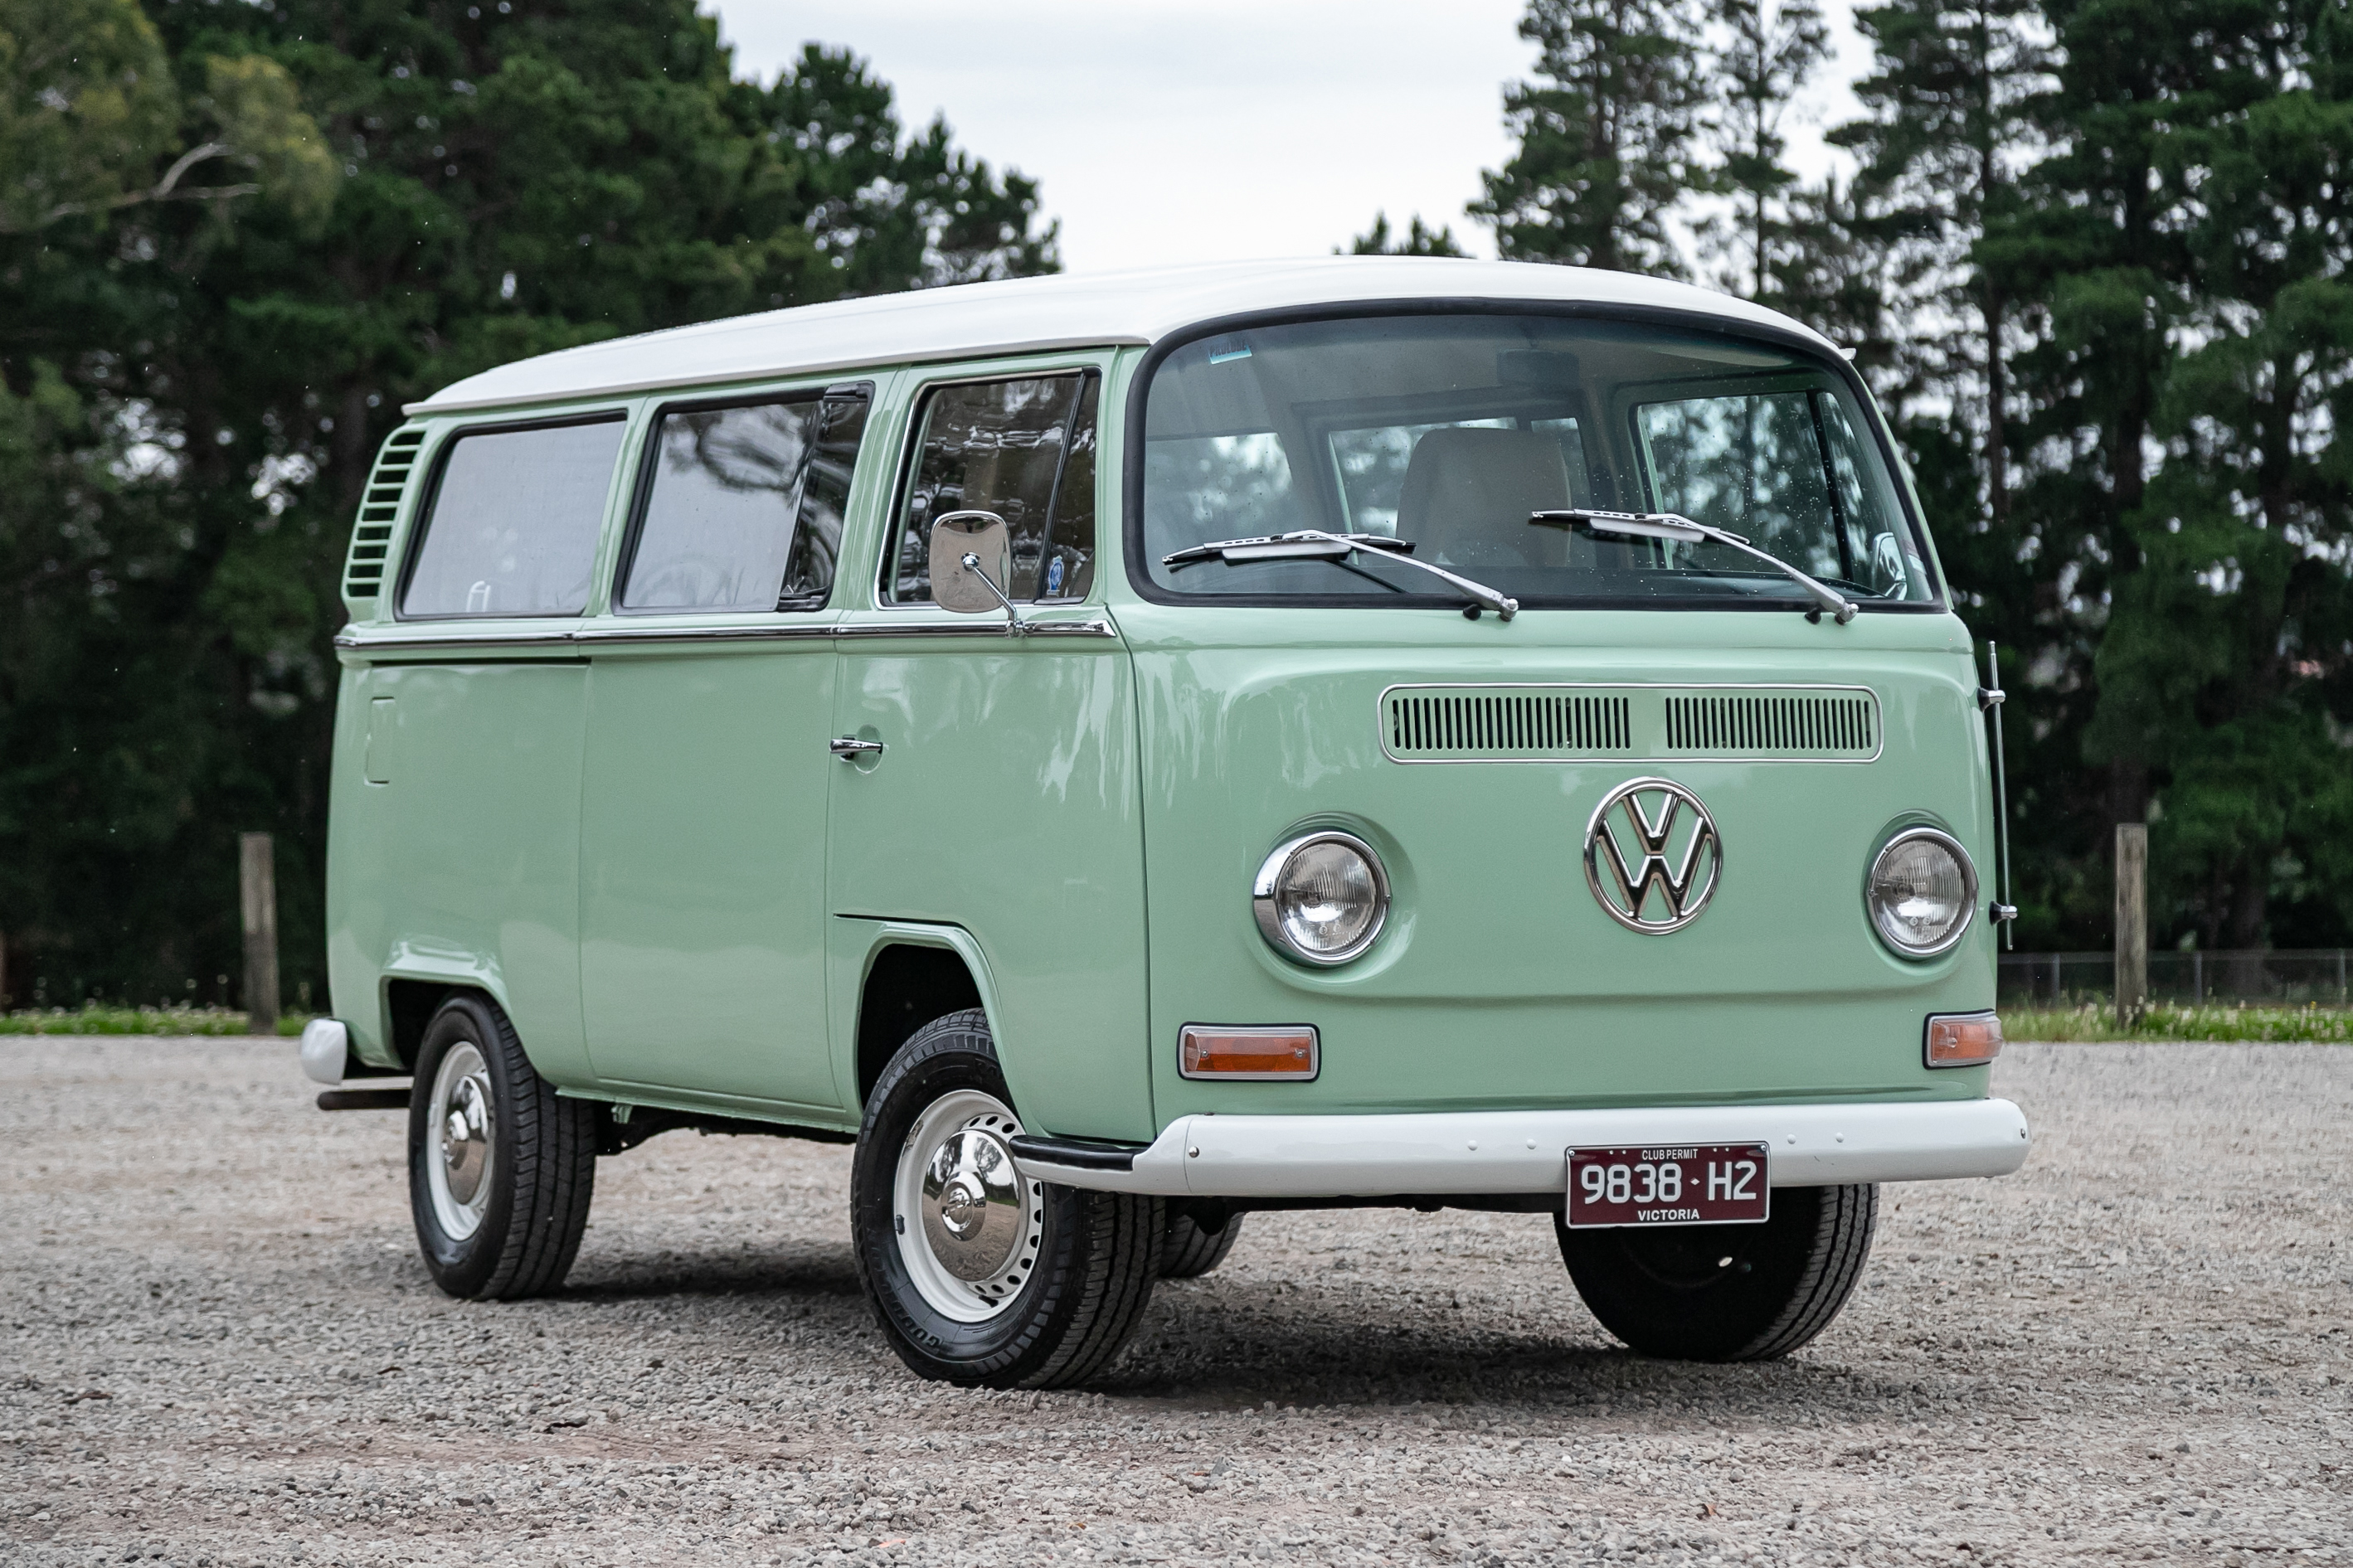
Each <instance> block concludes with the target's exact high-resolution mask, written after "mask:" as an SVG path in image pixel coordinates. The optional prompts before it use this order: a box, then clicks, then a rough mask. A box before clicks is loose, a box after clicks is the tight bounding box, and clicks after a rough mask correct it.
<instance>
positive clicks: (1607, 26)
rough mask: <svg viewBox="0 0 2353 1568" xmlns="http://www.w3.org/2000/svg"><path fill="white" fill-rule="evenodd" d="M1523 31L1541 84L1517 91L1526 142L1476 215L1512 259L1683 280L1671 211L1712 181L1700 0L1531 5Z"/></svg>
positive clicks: (1513, 100) (1508, 100)
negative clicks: (1703, 149)
mask: <svg viewBox="0 0 2353 1568" xmlns="http://www.w3.org/2000/svg"><path fill="white" fill-rule="evenodd" d="M1520 36H1521V37H1524V38H1525V39H1527V40H1528V41H1529V42H1530V43H1532V44H1535V46H1536V47H1537V50H1538V51H1539V52H1538V56H1537V60H1536V73H1537V76H1538V78H1539V79H1538V80H1536V81H1533V82H1518V83H1514V84H1513V85H1512V86H1510V87H1508V88H1506V89H1504V120H1505V121H1506V123H1507V124H1509V125H1510V127H1511V130H1512V133H1513V135H1514V137H1515V138H1516V139H1517V141H1518V143H1519V144H1518V146H1517V148H1516V149H1515V150H1514V153H1513V154H1512V157H1511V159H1510V161H1509V162H1507V163H1505V164H1504V167H1503V168H1502V169H1501V170H1499V171H1496V172H1494V173H1492V174H1487V175H1485V176H1484V180H1485V184H1486V194H1485V195H1484V197H1483V198H1482V200H1481V201H1479V202H1478V203H1476V204H1474V205H1472V208H1471V209H1470V210H1471V213H1472V216H1474V217H1477V218H1479V219H1481V220H1482V221H1483V222H1486V223H1488V224H1491V225H1493V227H1494V230H1495V247H1496V250H1497V251H1498V253H1499V254H1501V255H1502V256H1503V257H1504V259H1505V260H1510V261H1557V262H1564V263H1567V265H1570V266H1574V267H1602V268H1613V269H1617V270H1620V271H1632V272H1649V273H1654V274H1657V275H1660V276H1664V277H1671V278H1672V277H1681V276H1683V272H1684V265H1683V258H1682V255H1681V253H1680V251H1679V250H1678V248H1677V247H1676V244H1675V239H1674V235H1673V233H1672V229H1671V227H1670V226H1669V222H1668V215H1669V213H1670V211H1671V210H1672V208H1674V207H1675V206H1676V205H1677V204H1679V203H1680V202H1682V201H1683V199H1684V197H1685V196H1686V195H1687V194H1689V193H1690V192H1692V191H1694V190H1697V189H1704V188H1706V187H1707V186H1708V185H1709V184H1710V182H1711V176H1710V175H1709V174H1706V173H1705V172H1704V169H1703V166H1702V163H1701V158H1700V139H1701V132H1702V126H1703V121H1704V110H1705V109H1706V106H1707V103H1708V89H1709V86H1710V84H1709V82H1708V81H1707V79H1706V78H1705V74H1704V69H1703V61H1704V42H1703V38H1702V30H1701V22H1700V18H1699V16H1698V15H1697V14H1696V12H1695V10H1694V5H1693V4H1692V3H1691V0H1530V3H1529V5H1528V13H1527V16H1525V18H1524V19H1523V20H1522V21H1521V23H1520Z"/></svg>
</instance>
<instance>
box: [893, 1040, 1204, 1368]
mask: <svg viewBox="0 0 2353 1568" xmlns="http://www.w3.org/2000/svg"><path fill="white" fill-rule="evenodd" d="M1011 1100H1012V1097H1011V1096H1010V1095H1009V1094H1008V1092H1007V1090H1006V1087H1005V1075H1004V1074H1003V1073H1002V1072H1001V1071H1000V1070H999V1069H998V1068H997V1047H996V1043H995V1041H994V1040H993V1039H991V1037H990V1036H989V1032H988V1022H987V1017H986V1016H984V1015H982V1014H981V1013H979V1012H977V1011H974V1012H964V1013H951V1014H949V1015H948V1016H946V1017H944V1018H938V1019H934V1021H933V1022H931V1023H929V1024H926V1025H924V1026H923V1028H921V1029H919V1030H917V1031H916V1032H915V1035H914V1037H913V1038H912V1039H910V1040H909V1041H908V1042H907V1043H906V1044H905V1045H903V1046H902V1047H899V1054H898V1055H897V1056H895V1057H893V1058H892V1060H891V1065H890V1066H889V1067H888V1068H884V1069H883V1072H882V1077H881V1081H879V1082H878V1083H876V1084H875V1086H874V1091H873V1093H872V1094H871V1096H869V1097H868V1099H867V1102H866V1118H865V1125H864V1126H863V1127H862V1128H860V1131H859V1137H858V1153H857V1155H856V1157H855V1159H854V1160H853V1161H852V1163H851V1165H850V1180H849V1194H850V1195H849V1208H850V1231H851V1241H852V1245H853V1247H854V1249H855V1253H856V1257H857V1259H858V1273H859V1278H860V1280H862V1281H863V1282H864V1284H865V1286H866V1294H867V1297H868V1299H869V1300H871V1301H872V1302H873V1305H874V1315H875V1317H876V1319H877V1320H878V1321H880V1322H881V1325H882V1331H883V1333H884V1334H885V1335H886V1336H887V1337H888V1338H889V1339H890V1341H891V1346H892V1349H893V1350H895V1351H897V1352H899V1357H900V1359H901V1360H902V1361H904V1362H905V1363H907V1364H908V1365H909V1366H910V1367H912V1368H913V1369H914V1370H915V1371H916V1372H917V1373H921V1374H922V1375H923V1376H925V1377H929V1378H936V1379H938V1380H940V1381H942V1382H945V1383H959V1384H978V1385H981V1386H984V1387H988V1388H1056V1387H1061V1386H1064V1385H1066V1384H1073V1383H1077V1382H1080V1381H1082V1380H1083V1379H1085V1378H1087V1377H1090V1376H1092V1375H1093V1374H1094V1373H1097V1372H1099V1371H1101V1370H1102V1369H1103V1366H1104V1365H1105V1364H1107V1363H1109V1362H1110V1360H1111V1358H1112V1356H1113V1354H1114V1353H1116V1352H1117V1351H1118V1350H1119V1347H1120V1345H1121V1343H1122V1342H1124V1340H1125V1339H1126V1338H1127V1336H1128V1333H1129V1331H1131V1330H1132V1329H1134V1326H1135V1323H1136V1321H1137V1320H1138V1319H1139V1318H1141V1317H1142V1316H1143V1315H1144V1309H1145V1303H1146V1302H1148V1301H1149V1300H1150V1299H1151V1295H1152V1279H1153V1270H1154V1266H1155V1263H1156V1262H1157V1260H1158V1253H1159V1247H1160V1236H1161V1230H1162V1227H1163V1225H1164V1217H1163V1215H1162V1211H1161V1204H1160V1200H1159V1199H1158V1198H1147V1197H1139V1196H1135V1195H1133V1194H1125V1193H1098V1192H1086V1191H1082V1190H1080V1189H1078V1188H1075V1187H1061V1186H1050V1185H1047V1184H1043V1183H1039V1182H1033V1181H1030V1180H1029V1179H1027V1178H1026V1177H1024V1176H1023V1175H1022V1174H1021V1173H1020V1172H1019V1171H1018V1169H1017V1168H1016V1167H1015V1165H1014V1162H1013V1153H1012V1150H1011V1148H1010V1146H1009V1144H1008V1140H1009V1139H1011V1138H1012V1137H1013V1136H1014V1135H1015V1134H1017V1133H1018V1132H1019V1131H1021V1122H1020V1120H1019V1118H1018V1117H1017V1116H1016V1115H1015V1114H1014V1111H1013V1108H1012V1103H1011Z"/></svg>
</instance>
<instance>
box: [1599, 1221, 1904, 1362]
mask: <svg viewBox="0 0 2353 1568" xmlns="http://www.w3.org/2000/svg"><path fill="white" fill-rule="evenodd" d="M1878 1213H1879V1189H1878V1188H1877V1187H1875V1186H1848V1187H1777V1188H1775V1189H1774V1190H1773V1205H1772V1217H1771V1218H1769V1219H1767V1221H1766V1222H1765V1223H1764V1224H1763V1225H1693V1226H1670V1227H1667V1228H1664V1229H1660V1230H1637V1229H1631V1228H1627V1229H1617V1230H1571V1229H1569V1228H1568V1225H1567V1216H1566V1215H1563V1214H1561V1213H1560V1212H1559V1211H1557V1210H1556V1211H1555V1212H1554V1215H1553V1229H1554V1232H1555V1233H1556V1235H1557V1236H1558V1237H1559V1238H1560V1256H1561V1259H1562V1261H1564V1262H1565V1263H1567V1265H1568V1277H1569V1279H1571V1280H1572V1281H1574V1282H1575V1284H1576V1286H1577V1294H1578V1295H1579V1296H1582V1297H1584V1298H1585V1304H1586V1305H1587V1306H1588V1307H1589V1308H1591V1309H1592V1310H1593V1315H1594V1316H1595V1317H1596V1318H1599V1320H1600V1321H1601V1326H1602V1327H1603V1328H1605V1329H1607V1330H1609V1331H1610V1332H1611V1333H1612V1334H1615V1335H1616V1336H1617V1337H1618V1338H1619V1339H1620V1340H1622V1341H1624V1342H1626V1344H1627V1345H1628V1346H1629V1347H1630V1348H1631V1349H1633V1350H1635V1351H1639V1352H1641V1353H1642V1354H1643V1355H1649V1356H1659V1357H1662V1358H1663V1359H1666V1360H1671V1361H1767V1360H1770V1359H1771V1358H1772V1357H1775V1356H1783V1355H1787V1354H1788V1353H1789V1352H1791V1351H1793V1350H1796V1349H1797V1348H1798V1347H1799V1345H1802V1344H1804V1343H1805V1342H1807V1341H1809V1340H1810V1339H1812V1338H1813V1337H1814V1336H1815V1335H1816V1334H1819V1333H1820V1332H1821V1331H1823V1330H1824V1329H1826V1328H1828V1327H1830V1324H1831V1319H1833V1318H1835V1317H1837V1316H1838V1314H1839V1309H1840V1308H1841V1307H1843V1306H1845V1305H1846V1299H1847V1297H1848V1296H1850V1295H1852V1293H1853V1291H1854V1287H1855V1281H1856V1280H1858V1279H1862V1265H1863V1261H1864V1260H1865V1259H1866V1258H1869V1257H1870V1255H1871V1230H1872V1225H1873V1221H1874V1220H1875V1219H1876V1217H1877V1215H1878Z"/></svg>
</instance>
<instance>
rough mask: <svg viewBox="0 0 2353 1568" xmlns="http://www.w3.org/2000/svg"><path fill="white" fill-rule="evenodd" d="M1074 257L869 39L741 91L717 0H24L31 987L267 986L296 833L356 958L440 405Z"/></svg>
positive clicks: (8, 806) (18, 491)
mask: <svg viewBox="0 0 2353 1568" xmlns="http://www.w3.org/2000/svg"><path fill="white" fill-rule="evenodd" d="M110 95H111V96H110ZM60 104H62V105H63V106H64V107H62V108H59V107H58V105H60ZM61 207H62V208H66V209H69V210H67V211H65V212H63V213H60V212H59V210H58V209H59V208H61ZM1056 264H1057V263H1056V258H1055V250H1054V231H1053V229H1052V228H1051V227H1050V226H1041V225H1040V223H1039V214H1038V199H1037V191H1036V188H1035V186H1034V185H1033V184H1031V183H1030V182H1029V181H1027V180H1025V179H1023V178H1021V177H1020V176H1019V175H1018V174H1012V173H1010V172H1001V171H998V170H996V169H993V168H991V167H990V166H989V165H988V164H987V163H983V162H982V161H980V160H978V159H976V158H974V157H973V156H971V155H970V154H969V153H965V152H964V151H963V150H961V149H959V148H958V147H957V146H956V145H955V142H954V140H953V138H952V137H951V135H950V134H949V132H948V129H947V127H946V126H945V125H944V124H942V123H939V122H936V121H935V122H934V123H933V124H931V125H930V126H928V127H926V128H924V129H923V130H922V131H920V132H908V131H906V130H905V129H904V128H903V127H902V125H901V124H900V122H899V121H898V118H897V116H896V113H895V110H894V109H893V107H892V95H891V91H890V89H889V88H888V87H887V86H886V85H885V84H883V83H881V82H880V81H878V80H876V79H874V78H873V76H872V75H871V72H870V71H869V70H868V69H867V68H865V67H864V66H863V65H862V64H861V63H860V62H859V61H858V60H856V59H855V58H852V57H851V56H849V54H848V53H846V52H844V51H839V50H819V49H812V50H810V51H808V52H807V54H805V55H804V56H803V57H802V58H800V59H799V60H798V61H797V62H796V64H795V65H794V67H793V68H790V69H788V70H786V72H785V73H784V74H783V77H782V78H781V79H779V80H778V81H776V83H775V84H774V85H773V86H766V87H764V86H761V85H759V84H756V83H754V82H750V81H745V80H741V79H737V78H736V76H735V75H734V72H733V62H732V60H731V58H730V57H729V55H728V52H727V51H726V49H725V48H723V47H722V46H721V44H720V43H719V39H718V33H717V25H716V23H715V22H714V21H713V20H712V18H710V17H708V16H700V15H698V14H697V13H696V12H695V10H694V7H693V5H692V3H691V0H568V3H566V4H563V5H557V4H554V3H553V0H513V4H512V9H511V10H507V11H501V10H500V9H499V8H498V7H496V6H493V5H488V4H485V5H479V6H469V5H464V4H461V3H447V4H445V3H441V0H426V3H420V4H416V5H390V4H385V3H382V0H280V4H278V5H273V6H254V5H193V4H173V3H171V0H153V4H151V5H148V6H147V7H146V8H145V10H144V12H143V13H142V10H141V8H140V7H139V6H137V5H132V4H131V3H129V0H0V938H5V952H6V957H7V971H6V973H7V979H6V982H5V989H6V990H7V991H9V992H11V993H13V994H14V995H15V1002H16V1005H18V1006H23V1005H27V1004H37V1005H43V1006H53V1005H76V1004H78V1003H79V1002H80V1001H81V1000H82V999H83V998H85V997H86V996H89V995H91V994H101V995H105V996H110V997H126V996H127V997H130V998H133V999H141V998H170V999H171V1000H173V1001H174V1003H175V1004H176V1003H185V1002H195V1001H198V1000H202V1001H206V1002H221V1003H226V1002H227V1001H229V1000H231V999H232V996H233V992H234V983H233V981H232V980H231V978H230V977H231V976H232V975H234V974H235V973H237V972H238V971H239V969H240V968H241V964H240V963H239V960H238V935H237V927H236V887H237V869H236V836H237V833H238V832H239V831H251V830H264V829H266V830H269V831H271V832H273V833H274V834H276V836H277V840H278V883H279V889H280V931H281V933H282V942H283V947H284V952H283V954H282V969H283V971H284V973H285V976H286V983H287V985H288V988H289V990H290V991H292V990H294V989H295V988H296V987H298V986H299V985H300V984H301V983H303V982H306V981H307V982H310V983H311V984H313V985H314V987H316V986H321V985H322V984H323V981H324V975H323V973H322V971H323V963H322V940H323V931H322V894H323V877H322V850H323V844H322V837H323V827H324V818H325V807H326V763H327V759H328V752H329V742H330V724H331V720H332V703H333V696H334V688H335V680H336V674H337V671H336V667H335V664H334V662H333V658H332V649H331V647H330V638H331V637H332V633H333V631H334V629H335V627H336V626H337V624H338V623H339V622H340V619H341V614H342V611H341V605H340V602H339V599H338V596H337V584H336V574H337V571H338V569H339V567H340V564H341V560H342V556H343V546H344V542H345V541H346V539H347V538H348V536H349V529H350V526H351V520H352V517H353V511H354V510H355V507H356V503H357V500H358V496H359V492H360V489H361V488H362V487H363V485H364V481H365V479H366V475H367V470H368V465H369V462H370V459H371V458H372V457H373V455H374V453H375V448H376V447H377V446H378V445H379V444H380V443H381V442H382V440H383V438H384V437H385V434H386V433H387V432H388V431H389V430H390V429H391V428H392V426H394V424H395V423H396V421H397V420H398V418H399V414H398V410H399V406H400V405H401V404H402V403H403V402H404V401H406V400H409V399H414V398H417V397H420V396H423V395H426V394H427V393H429V392H431V391H433V390H434V389H436V388H438V387H439V386H441V385H443V384H447V383H448V382H449V381H451V380H453V379H455V378H457V377H459V376H461V375H465V374H470V373H471V372H473V371H477V370H480V369H482V368H484V367H486V366H489V365H492V364H496V363H503V362H505V361H508V360H512V359H514V358H516V357H519V356H521V355H524V354H530V353H540V352H542V351H544V350H548V349H554V348H561V347H565V346H568V345H570V344H574V343H578V342H588V341H591V340H593V339H596V338H601V337H607V336H610V335H613V334H616V333H622V332H634V331H646V330H649V329H652V328H658V327H663V326H669V325H672V324H676V323H681V322H686V321H702V320H708V319H711V318H713V317H721V316H726V315H731V314H736V313H741V312H744V311H749V310H765V309H770V308H774V307H776V306H783V305H798V304H805V303H809V302H812V301H816V300H828V299H835V298H839V297H841V296H844V295H848V294H854V293H869V292H877V291H882V290H888V289H904V288H911V287H920V286H928V285H931V284H936V283H944V282H950V281H957V280H962V279H972V278H985V277H1007V276H1016V275H1021V274H1026V273H1031V272H1037V271H1042V270H1050V269H1052V268H1054V266H1055V265H1056ZM5 1005H8V1004H6V1003H5V1002H0V1006H5Z"/></svg>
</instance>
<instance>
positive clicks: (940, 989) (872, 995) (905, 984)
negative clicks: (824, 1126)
mask: <svg viewBox="0 0 2353 1568" xmlns="http://www.w3.org/2000/svg"><path fill="white" fill-rule="evenodd" d="M869 923H870V924H871V927H872V930H871V936H870V940H869V942H868V944H867V948H866V954H865V961H864V963H863V964H862V965H861V967H860V975H859V984H858V997H857V1015H856V1023H855V1026H854V1028H853V1030H852V1033H851V1067H852V1069H853V1072H854V1075H855V1076H854V1079H853V1082H854V1083H855V1084H856V1086H857V1094H858V1098H857V1101H856V1106H857V1108H858V1109H860V1110H863V1109H864V1107H865V1104H866V1100H867V1096H868V1095H869V1094H870V1093H871V1092H872V1090H873V1088H874V1084H875V1081H876V1080H877V1079H880V1078H881V1076H882V1069H883V1068H885V1067H888V1066H889V1065H890V1062H891V1058H892V1055H893V1054H895V1053H896V1052H897V1051H898V1049H899V1047H901V1046H902V1045H904V1044H906V1042H907V1040H908V1038H909V1037H912V1036H913V1034H914V1032H915V1031H916V1030H917V1029H920V1028H922V1027H923V1026H924V1025H925V1024H928V1023H930V1022H931V1021H932V1020H933V1019H934V1018H936V1017H939V1016H942V1015H944V1014H947V1013H954V1012H957V1011H960V1010H962V1009H964V1008H966V1007H977V1008H979V1009H980V1010H981V1011H982V1013H983V1014H984V1015H986V1016H987V1019H988V1027H989V1033H990V1034H991V1035H992V1036H994V1037H996V1039H997V1052H998V1058H999V1061H1000V1062H1001V1063H1003V1065H1004V1066H1005V1068H1006V1072H1007V1079H1008V1083H1011V1082H1012V1079H1013V1077H1014V1074H1013V1070H1012V1065H1011V1064H1010V1063H1006V1062H1004V1061H1003V1058H1004V1055H1005V1037H1004V1033H1003V1030H1002V1028H1001V1027H1000V1019H1001V1016H1002V1015H1001V1012H1000V1010H999V1008H998V1005H997V986H996V983H995V981H994V980H993V978H992V977H991V975H990V973H989V967H988V960H987V956H986V955H985V954H983V953H982V952H981V949H980V943H979V942H977V941H976V940H975V939H974V937H973V934H972V933H971V932H970V931H966V930H965V929H964V928H963V927H962V926H952V925H928V924H916V923H913V922H909V921H872V922H869ZM1016 1087H1017V1092H1018V1086H1016Z"/></svg>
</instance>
